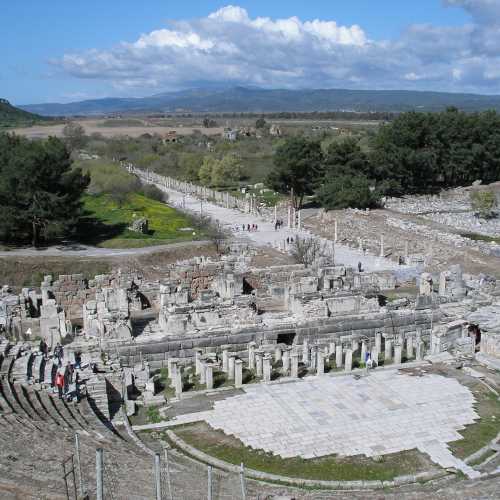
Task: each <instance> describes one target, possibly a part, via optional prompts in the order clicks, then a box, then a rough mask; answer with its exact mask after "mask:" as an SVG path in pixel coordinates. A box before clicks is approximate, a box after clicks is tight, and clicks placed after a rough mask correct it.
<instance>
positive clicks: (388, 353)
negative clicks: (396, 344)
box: [384, 338, 392, 361]
mask: <svg viewBox="0 0 500 500" xmlns="http://www.w3.org/2000/svg"><path fill="white" fill-rule="evenodd" d="M384 359H385V360H386V361H390V360H391V359H392V340H391V339H388V338H386V339H385V355H384Z"/></svg>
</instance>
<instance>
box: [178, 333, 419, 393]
mask: <svg viewBox="0 0 500 500" xmlns="http://www.w3.org/2000/svg"><path fill="white" fill-rule="evenodd" d="M384 339H385V343H384V359H385V360H386V361H391V360H393V361H394V364H401V362H402V352H403V345H404V342H405V341H406V352H407V356H408V357H409V358H412V357H413V356H414V352H415V353H416V359H417V361H420V360H421V359H422V356H423V352H422V351H423V343H422V342H421V340H420V332H417V336H416V338H414V337H413V336H407V337H403V335H399V336H397V337H394V336H391V335H384ZM360 344H361V346H360ZM360 348H361V360H362V362H363V363H366V362H367V361H368V360H372V361H373V362H375V363H378V358H379V354H380V353H381V351H382V333H380V332H379V333H376V334H375V342H374V345H372V346H369V345H368V343H367V340H366V339H352V340H350V341H347V344H346V341H345V340H344V341H340V342H339V341H334V342H330V343H329V345H328V346H325V345H320V344H313V345H310V344H309V341H308V339H307V338H305V339H304V341H303V343H302V345H301V346H300V347H299V346H293V347H292V346H282V345H277V346H276V347H275V349H274V361H275V362H277V361H281V362H282V368H281V374H282V375H283V376H289V377H292V378H298V376H299V359H300V360H301V361H302V363H303V364H304V365H305V366H307V367H308V368H309V369H310V370H311V371H312V372H315V373H316V375H323V374H324V373H325V359H327V358H330V357H331V356H333V355H335V365H336V367H337V368H339V369H340V368H342V367H343V368H344V371H345V372H350V371H352V364H353V353H354V352H356V351H357V350H358V349H360ZM299 349H300V350H301V353H299ZM272 363H273V356H272V354H271V353H270V352H266V351H264V350H263V349H260V348H257V344H256V343H255V342H250V343H249V344H248V368H249V369H250V370H253V371H255V372H256V375H257V377H260V378H262V381H263V382H264V383H268V382H270V381H271V375H272ZM218 367H219V364H218V363H216V362H214V360H213V359H207V358H204V357H203V354H202V351H201V350H197V351H196V353H195V373H196V375H199V377H200V383H201V384H204V385H206V388H207V389H213V388H214V378H213V375H214V370H215V368H218ZM221 369H222V371H223V372H224V373H225V374H226V376H227V379H228V380H229V381H234V385H235V387H236V388H241V387H242V386H243V360H242V359H240V358H239V357H238V355H237V354H236V353H233V352H230V351H229V348H223V349H222V363H221ZM168 373H169V378H170V381H171V385H172V387H174V389H175V394H176V396H177V397H178V398H180V397H181V394H182V368H181V366H179V364H178V361H177V360H175V359H169V360H168Z"/></svg>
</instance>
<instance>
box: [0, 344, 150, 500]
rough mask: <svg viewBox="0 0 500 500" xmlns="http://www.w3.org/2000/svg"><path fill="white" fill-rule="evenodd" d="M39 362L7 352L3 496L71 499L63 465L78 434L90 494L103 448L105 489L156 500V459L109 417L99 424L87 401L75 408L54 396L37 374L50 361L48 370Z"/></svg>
mask: <svg viewBox="0 0 500 500" xmlns="http://www.w3.org/2000/svg"><path fill="white" fill-rule="evenodd" d="M40 357H41V356H36V355H34V354H31V353H26V354H25V353H23V349H22V347H21V348H16V349H8V348H6V349H5V350H4V351H2V358H0V361H1V364H0V370H1V373H2V374H1V375H0V443H1V445H0V496H2V492H3V491H4V490H3V489H2V488H15V487H17V486H19V485H22V486H23V496H22V498H30V495H32V496H31V498H66V495H65V491H66V490H65V484H64V480H63V469H62V462H63V460H64V459H65V458H67V457H69V456H71V455H72V454H73V453H74V451H75V447H74V442H75V434H77V433H78V435H79V440H80V449H81V461H82V470H83V477H84V480H85V483H86V486H87V487H88V488H89V489H90V491H91V493H92V489H93V488H94V489H95V453H96V449H97V448H103V449H104V464H105V478H104V481H105V487H108V488H111V487H112V488H113V489H114V492H113V497H114V498H131V499H146V498H147V499H150V498H154V479H153V468H152V457H151V455H149V454H147V453H145V452H144V451H143V450H141V449H140V448H139V447H137V445H136V444H135V443H133V442H132V441H131V440H129V438H128V435H127V434H126V432H118V431H117V430H116V429H114V428H113V427H112V426H111V425H110V423H109V422H106V421H105V417H104V421H102V420H100V419H99V418H98V417H97V416H96V414H95V413H94V411H93V409H92V407H91V404H90V403H89V401H88V399H87V398H86V397H83V398H82V399H81V401H80V402H79V403H70V402H67V401H65V400H63V399H59V397H58V396H57V394H53V393H52V390H51V389H50V384H49V385H48V387H49V388H48V390H47V388H46V387H47V384H42V385H41V384H39V383H33V381H36V380H37V375H36V373H37V371H38V373H40V372H41V371H43V372H44V374H47V372H48V371H49V373H50V371H51V361H50V360H49V361H48V362H47V363H45V365H44V363H42V362H41V360H40V359H39V358H40ZM33 367H35V368H36V369H35V370H34V371H33V372H32V373H31V374H32V375H33V376H32V378H31V380H30V379H29V378H28V375H29V374H30V369H33ZM42 367H43V368H42ZM38 378H39V377H38ZM101 416H102V415H101ZM77 477H78V476H77ZM71 481H72V480H71ZM71 481H70V482H71ZM71 487H72V485H71ZM92 496H93V495H92V494H91V497H92Z"/></svg>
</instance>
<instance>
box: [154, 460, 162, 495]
mask: <svg viewBox="0 0 500 500" xmlns="http://www.w3.org/2000/svg"><path fill="white" fill-rule="evenodd" d="M155 483H156V500H161V470H160V454H159V453H155Z"/></svg>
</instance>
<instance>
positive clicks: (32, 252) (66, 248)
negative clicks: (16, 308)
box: [0, 241, 210, 257]
mask: <svg viewBox="0 0 500 500" xmlns="http://www.w3.org/2000/svg"><path fill="white" fill-rule="evenodd" d="M207 243H210V242H209V241H185V242H180V243H170V244H168V245H155V246H150V247H142V248H122V249H120V248H98V247H92V246H88V245H81V244H79V243H68V244H66V245H57V246H50V247H42V248H33V247H26V248H16V249H13V250H9V251H0V257H120V256H128V255H147V254H150V253H155V252H161V251H163V250H175V249H176V248H187V247H198V246H200V245H204V244H207Z"/></svg>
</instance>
